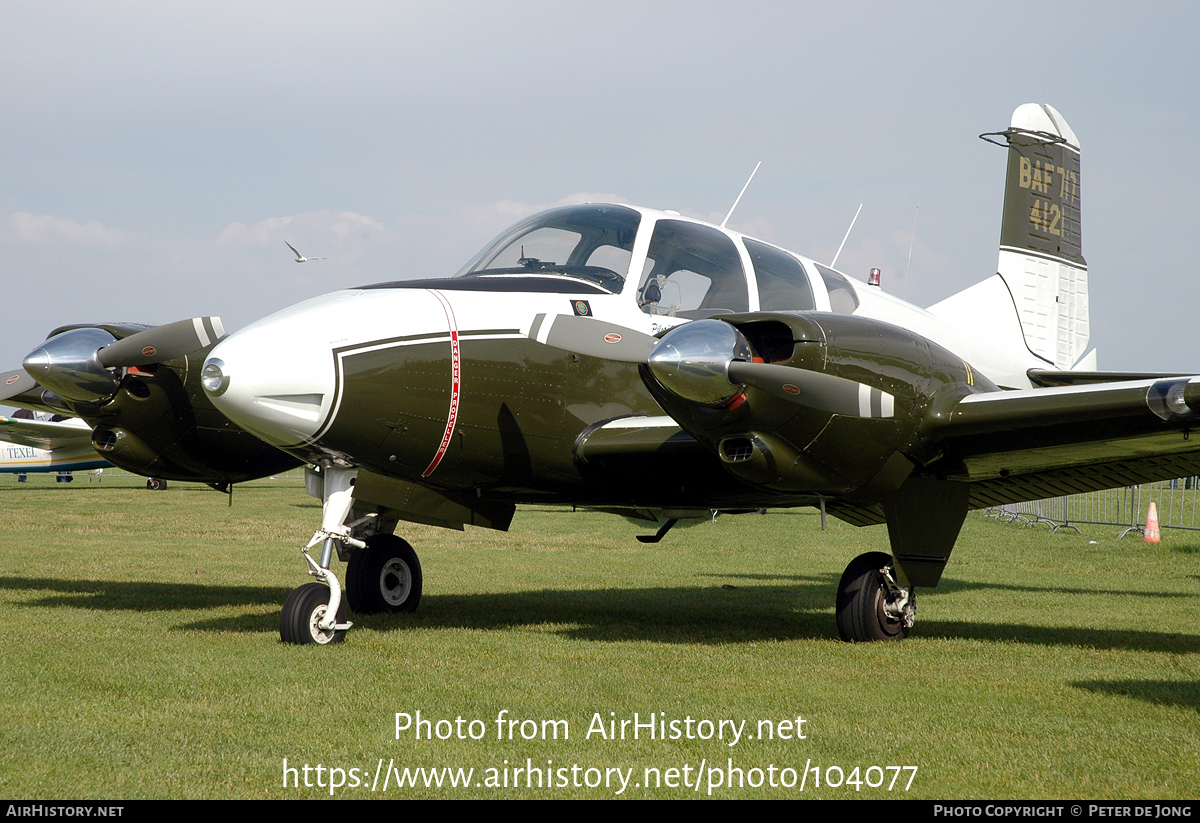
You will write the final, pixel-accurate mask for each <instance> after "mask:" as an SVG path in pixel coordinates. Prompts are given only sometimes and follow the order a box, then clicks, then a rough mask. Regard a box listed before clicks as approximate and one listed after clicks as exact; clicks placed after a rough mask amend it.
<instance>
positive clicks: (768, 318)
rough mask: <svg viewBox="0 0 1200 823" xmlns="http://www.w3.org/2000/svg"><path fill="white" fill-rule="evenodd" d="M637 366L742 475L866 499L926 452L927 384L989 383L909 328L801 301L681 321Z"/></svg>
mask: <svg viewBox="0 0 1200 823" xmlns="http://www.w3.org/2000/svg"><path fill="white" fill-rule="evenodd" d="M722 346H724V349H723V350H722V349H721V347H722ZM663 364H666V365H665V367H664V365H663ZM643 376H644V378H645V381H646V384H647V386H648V387H649V389H650V391H651V392H652V393H653V394H654V395H655V399H657V400H658V401H659V403H660V404H661V405H662V406H663V408H664V409H666V410H667V412H668V413H669V414H670V415H671V416H672V417H673V418H675V420H676V421H678V422H679V424H680V425H681V426H682V427H683V428H685V429H686V430H687V431H688V433H690V434H691V435H692V436H693V437H695V438H696V439H698V440H700V441H701V442H703V443H705V444H706V445H708V446H709V447H710V448H711V449H712V450H713V451H714V452H716V453H717V454H718V456H719V457H720V458H721V461H722V463H723V464H724V465H725V467H726V468H727V469H728V470H729V471H730V472H731V473H733V474H734V475H736V476H737V477H739V478H741V479H742V480H745V481H746V482H747V483H751V484H753V485H756V486H761V487H764V488H769V489H772V490H774V491H780V492H810V493H817V494H828V495H842V496H850V497H852V498H853V497H854V496H855V495H856V493H857V494H858V495H859V496H864V495H865V497H866V498H870V499H871V500H872V501H874V500H877V499H882V497H883V496H886V495H887V494H888V493H890V492H892V491H894V490H895V489H896V488H897V487H898V486H899V484H900V483H901V482H903V480H904V478H905V476H906V475H907V472H908V471H909V470H911V467H912V465H915V464H917V463H920V462H923V461H924V460H925V459H927V458H928V457H929V456H930V455H927V454H926V453H925V451H924V448H923V446H922V443H921V439H920V424H921V421H922V420H923V418H924V415H925V414H926V412H927V411H928V409H929V407H930V406H931V404H932V403H933V400H934V398H935V396H938V395H944V394H945V393H946V392H948V391H949V392H960V393H962V394H967V393H971V392H973V391H976V390H979V389H983V390H995V386H993V385H992V384H991V383H990V381H987V379H986V378H981V377H980V376H979V375H976V374H974V373H973V371H972V370H971V369H970V367H969V366H968V365H967V364H966V363H964V362H963V361H962V360H960V359H959V358H957V357H955V356H954V355H953V354H951V353H950V352H949V351H947V350H945V349H943V348H942V347H940V346H938V345H937V344H935V343H932V342H931V341H929V340H927V339H925V338H924V337H921V336H920V335H917V334H914V333H913V332H910V331H907V330H905V329H901V328H899V327H897V326H893V325H890V324H888V323H883V322H880V321H877V320H871V319H867V318H861V317H854V316H852V315H840V314H820V313H809V312H805V313H795V314H792V313H783V312H761V313H754V314H744V315H728V316H722V317H721V318H720V319H710V320H699V321H696V322H694V323H689V324H687V325H686V326H681V327H679V328H678V329H676V330H673V331H671V332H669V333H668V334H666V335H664V337H663V338H662V340H661V342H660V343H659V344H658V346H656V347H655V348H654V350H653V351H652V352H651V355H650V357H649V365H648V367H647V368H646V370H645V371H644V372H643ZM905 466H907V469H905V468H903V467H905ZM897 467H901V468H900V469H898V468H897ZM863 502H867V501H866V499H864V501H863Z"/></svg>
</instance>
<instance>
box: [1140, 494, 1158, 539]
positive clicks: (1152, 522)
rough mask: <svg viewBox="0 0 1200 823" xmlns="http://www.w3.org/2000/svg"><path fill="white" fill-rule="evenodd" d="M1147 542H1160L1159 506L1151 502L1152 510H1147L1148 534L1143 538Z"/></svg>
mask: <svg viewBox="0 0 1200 823" xmlns="http://www.w3.org/2000/svg"><path fill="white" fill-rule="evenodd" d="M1142 539H1143V540H1144V541H1146V542H1147V543H1157V542H1158V539H1159V538H1158V507H1157V506H1155V505H1154V504H1153V503H1151V504H1150V511H1148V512H1146V536H1145V537H1143V538H1142Z"/></svg>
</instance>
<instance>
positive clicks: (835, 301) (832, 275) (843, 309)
mask: <svg viewBox="0 0 1200 823" xmlns="http://www.w3.org/2000/svg"><path fill="white" fill-rule="evenodd" d="M815 265H816V267H817V271H819V272H820V273H821V279H822V280H824V281H825V288H826V289H828V290H829V310H830V311H833V312H837V313H838V314H854V310H855V309H857V308H858V293H857V292H855V291H854V287H853V286H851V285H850V281H849V280H847V279H846V277H845V275H843V274H839V273H838V272H836V271H834V270H833V269H827V268H825V267H824V266H822V265H821V264H820V263H817V264H815Z"/></svg>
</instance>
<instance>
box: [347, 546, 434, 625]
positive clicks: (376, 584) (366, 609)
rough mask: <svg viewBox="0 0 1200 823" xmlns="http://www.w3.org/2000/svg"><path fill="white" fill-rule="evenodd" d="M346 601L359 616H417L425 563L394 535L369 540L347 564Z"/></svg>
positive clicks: (410, 547)
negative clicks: (409, 613)
mask: <svg viewBox="0 0 1200 823" xmlns="http://www.w3.org/2000/svg"><path fill="white" fill-rule="evenodd" d="M346 599H347V600H349V601H350V610H351V611H353V612H355V613H357V614H379V613H392V614H395V613H398V612H414V611H416V610H417V605H418V604H419V603H420V602H421V561H420V560H419V559H417V553H416V552H415V551H413V548H412V546H410V545H408V543H406V542H405V541H404V540H401V539H400V538H399V537H396V536H395V535H391V534H377V535H375V536H374V537H370V538H368V539H367V547H366V548H365V549H359V550H358V551H356V552H354V554H352V555H351V556H350V562H349V563H347V564H346Z"/></svg>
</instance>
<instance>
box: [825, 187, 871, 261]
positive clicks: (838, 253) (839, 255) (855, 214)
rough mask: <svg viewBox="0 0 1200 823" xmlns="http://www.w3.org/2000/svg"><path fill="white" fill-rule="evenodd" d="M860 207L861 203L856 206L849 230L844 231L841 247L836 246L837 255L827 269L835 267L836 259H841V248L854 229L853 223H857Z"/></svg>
mask: <svg viewBox="0 0 1200 823" xmlns="http://www.w3.org/2000/svg"><path fill="white" fill-rule="evenodd" d="M862 207H863V204H862V203H859V204H858V211H856V212H854V220H851V221H850V228H849V229H846V236H845V237H843V238H842V245H841V246H838V250H837V254H835V255H834V256H833V262H832V263H830V264H829V268H831V269H832V268H833V267H834V266H836V265H837V259H838V258H839V257H841V256H842V246H844V245H846V240H847V239H848V238H849V237H850V232H851V230H852V229H853V228H854V223H855V221H857V220H858V212H859V211H862Z"/></svg>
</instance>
